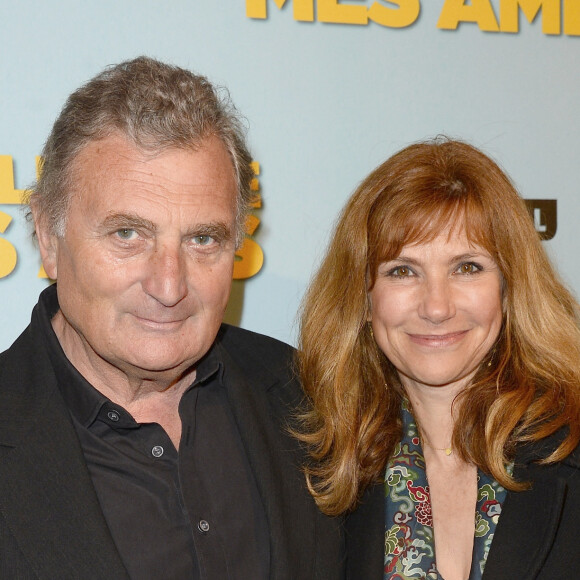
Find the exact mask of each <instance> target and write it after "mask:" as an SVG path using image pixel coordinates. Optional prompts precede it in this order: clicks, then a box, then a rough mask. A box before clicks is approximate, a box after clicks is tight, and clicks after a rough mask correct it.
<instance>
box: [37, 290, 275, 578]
mask: <svg viewBox="0 0 580 580" xmlns="http://www.w3.org/2000/svg"><path fill="white" fill-rule="evenodd" d="M57 312H58V300H57V296H56V288H55V287H54V286H53V287H50V288H47V290H45V291H44V292H43V293H42V295H41V298H40V301H39V308H38V310H37V311H36V313H37V316H36V319H33V324H38V325H39V326H40V329H41V330H42V332H43V334H44V336H45V339H46V344H47V349H48V352H49V356H50V359H51V362H52V365H53V367H54V370H55V373H56V376H57V379H58V382H59V387H60V390H61V393H62V395H63V398H64V400H65V402H66V404H67V406H68V408H69V410H70V413H71V416H72V419H73V424H74V426H75V429H76V431H77V434H78V436H79V440H80V443H81V447H82V450H83V453H84V456H85V459H86V461H87V465H88V468H89V472H90V474H91V477H92V480H93V484H94V486H95V489H96V492H97V496H98V498H99V502H100V504H101V508H102V510H103V513H104V515H105V519H106V521H107V524H108V526H109V529H110V531H111V534H112V536H113V539H114V541H115V544H116V545H117V548H118V550H119V553H120V554H121V558H122V559H123V561H124V563H125V566H126V567H127V570H128V572H129V575H130V576H131V578H133V579H134V580H141V579H143V580H145V579H149V578H150V579H155V580H158V579H164V580H165V579H167V580H170V579H189V578H192V579H211V580H213V579H216V580H217V579H222V578H223V579H225V578H232V579H234V578H239V579H244V580H245V579H249V578H252V579H254V578H255V579H260V578H267V577H268V570H269V560H270V550H269V533H268V524H267V520H266V516H265V512H264V508H263V505H262V503H261V499H260V496H259V493H258V490H257V487H256V483H255V481H254V477H253V474H252V471H251V469H250V466H249V463H248V460H247V457H246V453H245V451H244V448H243V445H242V442H241V439H240V435H239V432H238V429H237V426H236V423H235V420H234V417H233V415H232V412H231V408H230V405H229V402H228V397H227V388H226V385H224V383H223V377H224V372H223V371H224V369H223V362H222V360H221V357H220V353H219V351H218V350H217V349H211V350H210V352H209V353H208V354H207V355H206V356H205V357H204V358H203V359H202V360H201V361H200V362H199V364H198V367H197V373H196V379H195V381H194V383H193V384H192V385H191V386H190V387H189V389H188V390H187V391H186V392H185V393H184V395H183V396H182V399H181V402H180V404H179V415H180V417H181V421H182V435H181V441H180V445H179V451H177V450H176V449H175V447H174V446H173V443H172V442H171V440H170V438H169V436H168V435H167V433H166V432H165V430H164V429H163V428H162V427H161V426H160V425H159V424H157V423H141V424H140V423H137V422H136V421H135V420H134V419H133V417H132V416H131V415H130V414H129V413H128V412H127V411H126V410H125V409H123V408H122V407H121V406H119V405H117V404H114V403H113V402H112V401H110V400H109V399H108V398H107V397H105V396H104V395H102V394H101V393H100V392H99V391H97V390H96V389H95V388H94V387H92V385H90V384H89V383H88V382H87V381H86V380H85V379H84V378H83V377H82V375H81V374H80V373H79V372H78V371H77V370H76V368H75V367H74V366H73V365H72V364H71V363H70V361H69V360H68V359H67V358H66V356H65V354H64V352H63V350H62V348H61V346H60V343H59V342H58V339H57V337H56V334H55V333H54V330H53V329H52V325H51V322H50V321H51V319H52V317H53V316H54V315H55V314H56V313H57Z"/></svg>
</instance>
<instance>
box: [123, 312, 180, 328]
mask: <svg viewBox="0 0 580 580" xmlns="http://www.w3.org/2000/svg"><path fill="white" fill-rule="evenodd" d="M133 316H134V317H135V318H136V319H137V321H138V322H140V323H141V324H143V325H145V326H149V327H151V328H161V329H164V330H169V329H172V328H177V327H178V326H180V325H181V324H182V323H183V322H184V320H185V319H183V318H178V319H176V318H175V317H173V318H164V317H162V316H159V317H151V316H139V315H138V314H134V315H133Z"/></svg>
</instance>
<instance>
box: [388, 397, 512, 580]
mask: <svg viewBox="0 0 580 580" xmlns="http://www.w3.org/2000/svg"><path fill="white" fill-rule="evenodd" d="M402 417H403V440H402V441H401V443H399V444H398V445H397V446H396V448H395V452H394V454H393V456H392V457H391V459H390V461H389V463H388V465H387V470H386V474H385V495H386V501H385V506H386V507H385V509H386V519H385V522H386V529H385V572H384V579H385V580H415V579H424V580H444V578H443V577H442V576H441V575H440V574H439V573H438V572H437V566H436V563H435V539H434V534H433V517H432V514H431V500H430V497H429V484H428V482H427V475H426V471H425V458H424V456H423V450H422V448H421V441H420V439H419V433H418V430H417V425H416V423H415V419H414V418H413V416H412V415H411V413H410V411H409V409H408V406H407V405H406V404H404V405H403V410H402ZM477 487H478V490H477V503H476V509H475V525H474V544H473V557H472V564H471V572H470V575H469V580H481V577H482V574H483V570H484V568H485V562H486V560H487V555H488V553H489V549H490V547H491V543H492V541H493V536H494V533H495V528H496V526H497V523H498V521H499V517H500V514H501V509H502V505H503V502H504V500H505V496H506V493H507V492H506V490H505V489H504V488H503V487H502V486H501V485H499V483H497V481H495V480H494V479H491V478H490V477H489V476H488V475H486V474H485V473H483V472H482V471H480V470H478V472H477ZM449 516H450V517H453V514H449Z"/></svg>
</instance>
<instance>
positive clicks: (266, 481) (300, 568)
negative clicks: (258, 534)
mask: <svg viewBox="0 0 580 580" xmlns="http://www.w3.org/2000/svg"><path fill="white" fill-rule="evenodd" d="M224 363H225V369H226V372H225V375H224V381H225V383H226V388H227V390H228V398H229V400H230V402H231V407H232V411H233V414H234V417H235V419H236V422H237V426H238V429H239V432H240V436H241V438H242V441H243V444H244V448H245V450H246V454H247V457H248V460H249V462H250V466H251V468H252V471H253V473H254V477H255V480H256V484H257V486H258V490H259V493H260V496H261V498H262V502H263V505H264V509H265V511H266V517H267V520H268V525H269V531H270V538H271V540H270V578H272V579H276V578H289V577H295V578H313V577H314V576H313V574H312V567H313V565H314V564H313V552H314V546H315V529H314V528H315V525H314V523H313V522H314V518H313V517H312V515H308V511H309V510H311V509H312V506H311V505H310V504H311V500H310V499H309V498H308V494H307V493H304V488H305V484H304V480H303V475H302V473H301V472H300V465H299V463H300V458H299V456H298V454H297V453H296V449H297V444H296V442H295V441H293V440H292V438H291V437H290V436H289V435H286V434H285V433H284V432H283V431H284V429H285V427H286V426H285V423H284V421H285V418H287V416H288V409H290V408H294V407H295V405H296V403H297V401H295V400H292V393H295V392H296V384H295V383H294V384H292V383H289V384H288V385H280V384H278V379H277V378H276V377H275V376H274V375H273V374H271V373H270V372H269V371H268V370H267V369H266V368H264V367H263V366H262V364H261V362H257V361H255V360H254V363H255V365H254V366H253V368H252V370H251V371H249V369H248V368H247V367H245V368H244V369H243V372H242V369H241V368H240V367H239V365H237V364H236V363H235V361H233V360H232V359H231V357H229V355H228V353H227V352H224ZM248 371H249V372H248ZM290 570H292V573H290Z"/></svg>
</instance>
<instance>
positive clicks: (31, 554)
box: [0, 334, 128, 580]
mask: <svg viewBox="0 0 580 580" xmlns="http://www.w3.org/2000/svg"><path fill="white" fill-rule="evenodd" d="M39 346H40V345H35V344H33V343H31V341H30V340H29V338H28V337H27V336H26V334H25V335H23V337H21V338H20V339H19V341H18V342H17V343H16V344H15V345H14V346H13V347H12V348H11V349H10V351H8V355H4V360H3V371H2V376H1V377H0V400H1V407H2V411H1V413H0V465H1V467H0V498H2V500H1V505H0V512H1V514H2V517H3V519H4V520H5V522H6V524H7V526H8V528H9V529H10V533H11V535H12V536H13V537H14V538H15V540H16V542H17V544H18V546H19V549H20V550H21V552H22V553H23V555H24V557H25V558H26V560H27V561H28V562H29V563H30V565H31V567H32V569H33V570H34V571H35V573H36V575H37V576H38V577H39V578H47V579H49V578H63V579H64V578H83V579H93V578H94V579H95V580H96V579H102V578H108V579H109V578H110V579H121V578H128V576H127V573H126V571H125V568H124V566H123V564H122V562H121V559H120V556H119V554H118V552H117V550H116V548H115V546H114V543H113V540H112V537H111V535H110V533H109V531H108V528H107V525H106V523H105V520H104V517H103V515H102V512H101V509H100V506H99V503H98V500H97V497H96V493H95V491H94V488H93V485H92V482H91V479H90V476H89V473H88V470H87V467H86V464H85V462H84V458H83V455H82V451H81V448H80V444H79V443H78V440H77V436H76V432H75V430H74V427H73V425H72V423H71V420H70V417H69V414H68V411H67V409H66V407H65V405H64V402H63V401H62V398H61V397H60V393H59V392H58V389H57V386H56V381H55V379H54V376H53V374H52V369H51V367H50V365H49V363H48V361H47V360H46V359H45V358H44V355H43V353H44V350H43V349H42V347H40V348H38V347H39ZM30 361H34V364H31V362H30Z"/></svg>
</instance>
